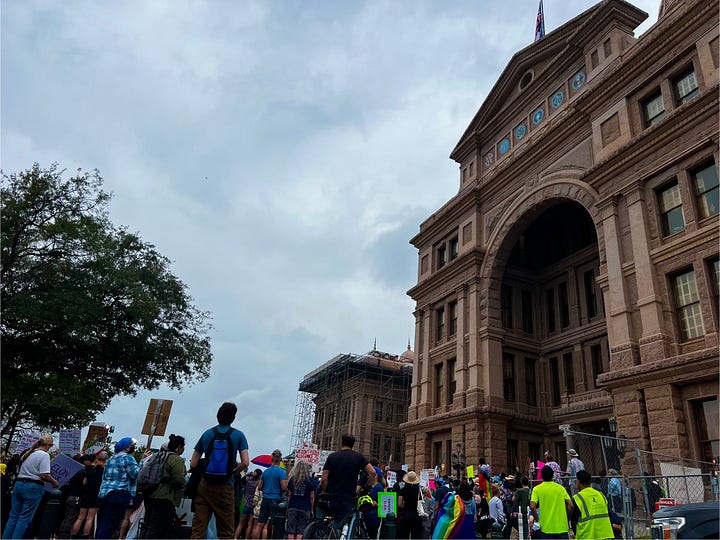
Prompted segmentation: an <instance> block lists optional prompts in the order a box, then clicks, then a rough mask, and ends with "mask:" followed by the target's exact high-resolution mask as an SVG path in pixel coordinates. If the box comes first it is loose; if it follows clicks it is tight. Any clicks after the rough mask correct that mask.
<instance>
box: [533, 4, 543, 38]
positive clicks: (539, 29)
mask: <svg viewBox="0 0 720 540" xmlns="http://www.w3.org/2000/svg"><path fill="white" fill-rule="evenodd" d="M542 3H543V0H540V5H539V6H538V13H537V20H536V21H535V41H537V40H538V39H540V38H541V37H543V36H544V35H545V14H544V13H543V4H542Z"/></svg>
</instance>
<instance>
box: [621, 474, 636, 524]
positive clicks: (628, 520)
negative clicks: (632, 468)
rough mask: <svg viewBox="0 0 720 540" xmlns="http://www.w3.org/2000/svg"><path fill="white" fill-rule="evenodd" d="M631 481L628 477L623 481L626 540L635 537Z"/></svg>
mask: <svg viewBox="0 0 720 540" xmlns="http://www.w3.org/2000/svg"><path fill="white" fill-rule="evenodd" d="M631 489H632V487H631V486H630V480H629V479H628V478H627V477H623V481H622V501H623V513H624V514H625V538H633V537H634V536H635V534H634V532H633V525H632V520H633V519H632V514H633V510H632V496H631V495H630V490H631Z"/></svg>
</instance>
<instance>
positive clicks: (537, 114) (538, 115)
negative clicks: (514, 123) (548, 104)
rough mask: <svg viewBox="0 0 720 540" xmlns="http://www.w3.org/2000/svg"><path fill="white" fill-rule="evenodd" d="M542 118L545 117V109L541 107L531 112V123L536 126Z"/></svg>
mask: <svg viewBox="0 0 720 540" xmlns="http://www.w3.org/2000/svg"><path fill="white" fill-rule="evenodd" d="M543 118H545V111H543V110H542V109H538V110H537V111H535V113H534V114H533V117H532V120H533V124H535V125H536V126H537V125H538V124H539V123H540V122H542V121H543Z"/></svg>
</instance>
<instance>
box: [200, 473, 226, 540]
mask: <svg viewBox="0 0 720 540" xmlns="http://www.w3.org/2000/svg"><path fill="white" fill-rule="evenodd" d="M193 503H194V505H195V515H194V516H193V524H192V533H191V535H190V537H191V538H206V532H207V526H208V523H209V522H210V517H211V516H212V515H213V514H215V522H216V523H217V534H218V538H220V539H223V538H233V537H234V534H235V527H234V524H235V493H234V490H233V486H232V484H228V483H224V484H211V483H209V482H206V481H205V479H204V478H203V479H202V480H200V485H199V486H198V492H197V495H196V496H195V499H194V501H193Z"/></svg>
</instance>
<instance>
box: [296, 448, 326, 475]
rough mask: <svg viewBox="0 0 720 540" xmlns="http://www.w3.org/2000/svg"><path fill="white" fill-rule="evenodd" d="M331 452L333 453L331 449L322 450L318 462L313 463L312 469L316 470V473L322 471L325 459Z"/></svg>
mask: <svg viewBox="0 0 720 540" xmlns="http://www.w3.org/2000/svg"><path fill="white" fill-rule="evenodd" d="M330 454H332V452H331V451H330V450H320V457H319V458H318V462H317V464H314V465H312V467H311V469H312V471H313V472H316V473H321V472H322V470H323V467H324V466H325V461H326V460H327V458H328V456H329V455H330ZM296 455H297V454H296Z"/></svg>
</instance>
